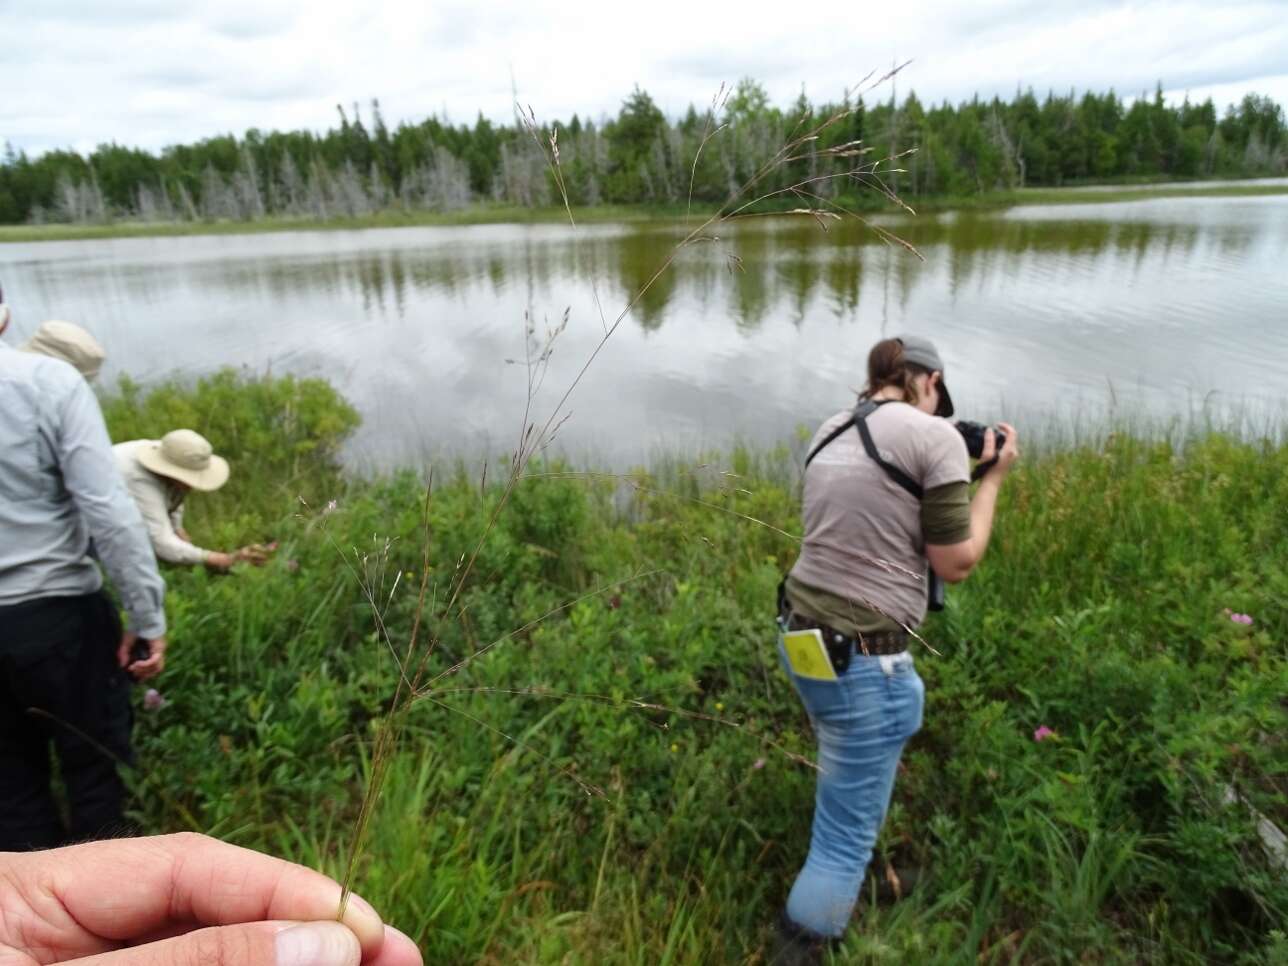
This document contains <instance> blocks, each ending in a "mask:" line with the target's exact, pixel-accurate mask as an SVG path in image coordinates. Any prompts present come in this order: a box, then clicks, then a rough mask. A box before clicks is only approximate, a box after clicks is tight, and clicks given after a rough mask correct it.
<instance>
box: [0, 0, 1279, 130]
mask: <svg viewBox="0 0 1288 966" xmlns="http://www.w3.org/2000/svg"><path fill="white" fill-rule="evenodd" d="M865 7H866V9H867V10H868V11H870V12H865ZM758 8H759V9H758ZM775 11H777V12H775ZM0 23H2V24H3V25H4V35H5V40H4V43H3V45H0V84H2V85H3V90H4V91H5V92H6V96H5V97H4V98H3V100H0V142H6V141H7V142H9V143H10V144H12V145H13V146H14V148H15V149H20V150H25V151H27V152H28V153H29V154H33V155H34V154H38V153H40V152H42V151H45V150H49V149H51V148H59V147H70V148H74V149H76V150H80V151H88V150H90V149H92V148H93V147H94V145H96V144H98V143H101V142H105V141H116V142H117V143H120V144H127V145H132V146H139V147H144V148H148V149H151V150H156V149H159V148H161V147H163V146H165V145H167V144H174V143H184V142H189V141H193V140H197V139H199V138H202V137H208V136H212V135H216V134H223V133H230V132H231V133H234V134H238V135H240V134H242V133H243V132H245V131H246V130H247V129H248V128H252V127H258V128H261V129H264V130H269V129H278V130H282V129H298V128H308V129H313V130H323V129H325V128H327V127H330V126H333V125H334V124H335V123H336V120H337V114H336V105H337V104H343V105H345V106H346V109H348V108H349V106H350V105H352V104H353V103H354V102H358V103H360V104H361V105H362V109H363V112H364V116H365V114H366V111H367V105H368V104H369V103H370V101H371V99H372V98H379V100H380V104H381V109H382V112H383V114H384V116H385V120H386V123H388V124H389V125H390V126H391V127H392V126H394V125H395V124H396V123H397V122H398V121H402V120H407V121H413V122H415V121H420V120H422V119H424V118H425V117H426V116H428V115H431V114H436V115H438V116H439V117H443V116H446V117H447V118H448V119H449V120H451V121H452V122H454V123H472V122H473V120H474V119H475V117H477V115H478V114H479V113H480V112H482V113H483V114H484V115H485V116H487V117H490V118H492V119H494V120H509V119H511V118H512V116H513V109H512V105H513V102H514V97H513V94H512V92H514V91H517V94H518V99H519V101H521V102H522V103H523V104H525V105H531V106H532V108H533V110H534V111H535V112H536V115H537V117H538V119H539V120H543V121H545V120H554V119H567V118H569V117H570V116H571V115H572V114H573V113H574V112H575V113H578V114H580V115H581V116H582V117H591V118H596V119H598V118H600V117H603V116H606V115H611V114H614V113H616V111H617V109H618V108H619V106H620V105H621V102H622V99H623V98H624V97H625V96H626V95H627V94H629V93H630V91H631V89H632V88H633V87H634V86H635V85H636V84H639V85H640V86H641V87H643V88H644V89H645V90H647V91H648V92H649V93H650V94H651V95H652V96H653V97H654V99H655V100H656V101H657V102H658V104H659V105H660V106H661V107H662V109H663V110H664V111H666V112H667V113H668V114H670V115H672V116H674V115H678V114H680V113H682V112H683V111H684V110H686V109H687V107H688V106H689V104H696V105H697V106H698V107H699V108H700V109H701V108H702V107H703V106H705V105H706V104H708V103H710V101H711V99H712V96H713V95H714V94H715V93H716V91H717V90H718V89H719V87H720V84H721V83H722V82H728V83H734V82H736V81H737V80H738V79H740V78H742V77H748V76H749V77H753V78H755V79H757V80H759V81H760V82H761V83H763V84H764V85H765V87H766V89H767V90H768V92H769V94H770V97H771V98H772V99H773V100H774V101H775V102H776V103H779V104H782V105H786V104H787V103H788V102H790V101H791V100H792V99H794V98H795V97H796V96H797V95H798V94H799V93H800V92H801V90H802V88H803V89H804V90H805V92H806V94H807V95H808V96H809V97H810V98H811V100H814V101H824V100H836V99H839V98H840V96H841V95H842V94H843V93H844V92H845V91H846V90H847V89H851V88H853V87H854V86H855V85H856V84H858V82H860V81H861V80H862V79H863V78H864V76H865V75H867V74H868V73H869V72H870V71H872V70H874V69H875V70H876V71H877V72H878V74H880V73H882V72H884V71H885V70H888V69H889V67H890V65H891V64H892V63H893V62H896V61H898V62H902V61H905V60H911V61H912V63H911V64H909V66H908V67H906V68H905V69H904V70H903V71H902V72H901V73H900V74H899V76H898V85H899V87H898V91H899V97H900V98H902V97H903V96H904V95H905V94H906V92H907V91H908V90H910V89H911V90H915V91H916V93H917V95H918V97H920V98H921V99H922V100H923V101H932V102H939V101H942V100H945V99H947V100H949V101H953V102H957V101H960V100H964V99H968V98H969V97H971V96H972V95H973V94H975V93H979V94H981V95H984V96H992V95H993V94H1000V95H1002V96H1003V97H1010V96H1011V95H1012V94H1014V92H1015V90H1016V89H1017V87H1032V88H1033V89H1034V90H1035V91H1036V92H1038V94H1039V95H1041V94H1044V93H1045V92H1046V91H1047V90H1049V89H1054V90H1056V91H1059V92H1065V91H1068V90H1069V89H1071V88H1074V89H1077V90H1078V91H1084V90H1089V89H1090V90H1097V91H1104V90H1108V89H1109V88H1113V89H1114V90H1116V91H1117V92H1118V93H1119V94H1120V95H1124V96H1129V97H1130V96H1134V95H1137V94H1140V93H1141V92H1150V93H1152V91H1153V89H1154V86H1155V84H1156V83H1158V82H1161V83H1162V84H1163V89H1164V92H1165V95H1166V96H1167V97H1168V99H1169V100H1176V101H1179V100H1180V99H1181V98H1182V97H1184V96H1185V95H1186V94H1187V93H1188V95H1189V96H1190V97H1191V98H1194V99H1199V100H1201V99H1203V98H1204V97H1207V96H1209V95H1210V96H1211V97H1212V98H1213V99H1214V100H1215V101H1216V102H1217V104H1218V105H1219V106H1220V107H1222V108H1223V107H1224V105H1225V104H1227V103H1230V102H1233V101H1237V100H1239V99H1240V98H1242V96H1243V95H1244V94H1245V93H1247V92H1257V93H1262V94H1268V95H1270V96H1271V97H1273V98H1275V99H1276V100H1277V101H1279V103H1281V104H1284V105H1286V106H1288V0H1261V2H1254V0H1222V2H1220V3H1213V2H1211V0H1205V2H1190V0H1174V2H1153V0H1140V2H1108V0H1079V2H1076V3H1074V2H1068V0H1043V2H1022V0H974V2H971V3H964V2H961V0H953V2H947V0H926V2H914V0H909V2H904V3H901V4H882V5H880V6H879V7H877V6H875V5H864V4H861V3H855V2H853V0H847V2H841V0H813V2H811V3H809V4H804V5H796V4H788V5H781V6H779V5H771V4H763V5H757V4H751V3H747V2H746V0H743V2H739V3H731V2H725V0H710V2H694V0H650V2H649V3H648V4H645V5H642V6H637V7H632V6H629V5H625V4H611V3H604V2H603V0H598V2H589V0H523V2H512V0H505V2H487V0H362V2H353V0H347V2H338V0H309V2H302V0H217V2H209V0H0ZM889 93H890V89H889V86H888V84H887V85H885V86H882V87H880V88H878V89H877V90H876V91H874V92H873V93H872V94H871V95H870V96H871V97H888V96H889Z"/></svg>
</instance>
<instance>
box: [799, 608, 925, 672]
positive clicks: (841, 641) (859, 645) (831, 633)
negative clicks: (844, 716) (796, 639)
mask: <svg viewBox="0 0 1288 966" xmlns="http://www.w3.org/2000/svg"><path fill="white" fill-rule="evenodd" d="M786 618H787V624H786V626H787V630H789V631H808V630H812V629H813V628H816V627H817V628H818V629H819V631H820V632H821V633H822V635H823V643H824V644H825V645H826V646H827V652H828V654H830V655H832V663H833V665H835V664H836V663H837V661H836V658H837V655H836V652H837V651H841V652H842V653H854V654H865V655H869V656H872V655H878V654H902V653H903V652H904V651H906V650H907V649H908V632H907V631H875V632H873V633H871V634H860V635H859V636H858V637H851V636H850V635H849V634H842V633H841V632H840V631H838V630H837V629H836V628H834V627H828V626H827V625H826V624H820V623H819V622H818V621H816V620H814V619H813V618H811V617H804V616H802V615H800V614H793V613H791V612H790V611H788V613H787V614H786ZM847 663H848V662H847ZM840 670H841V668H837V671H838V672H839V671H840Z"/></svg>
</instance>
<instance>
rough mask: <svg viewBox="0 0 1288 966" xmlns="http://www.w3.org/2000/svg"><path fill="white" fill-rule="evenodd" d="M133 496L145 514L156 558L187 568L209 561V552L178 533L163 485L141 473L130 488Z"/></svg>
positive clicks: (144, 519) (148, 475)
mask: <svg viewBox="0 0 1288 966" xmlns="http://www.w3.org/2000/svg"><path fill="white" fill-rule="evenodd" d="M130 495H131V496H132V497H134V502H135V503H136V504H137V505H138V507H139V512H140V513H141V514H143V522H144V523H145V524H146V525H147V528H148V537H149V538H150V539H151V540H152V549H153V550H155V551H156V555H157V559H159V560H164V561H165V562H166V563H172V564H183V565H186V566H193V565H196V564H203V563H206V562H207V558H208V557H209V556H210V551H208V550H203V549H202V548H201V547H197V546H193V545H192V544H191V543H189V542H188V541H187V540H184V539H183V538H182V537H180V536H179V534H178V533H177V532H176V531H175V527H174V519H173V517H172V515H171V513H170V508H169V506H168V505H167V502H166V493H165V485H164V484H162V483H161V482H159V481H157V480H156V478H155V477H153V476H151V475H150V474H140V475H138V476H136V478H135V480H134V483H133V484H132V485H131V486H130ZM180 520H182V517H180Z"/></svg>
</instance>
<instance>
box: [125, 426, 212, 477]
mask: <svg viewBox="0 0 1288 966" xmlns="http://www.w3.org/2000/svg"><path fill="white" fill-rule="evenodd" d="M138 455H139V462H140V463H142V464H143V465H144V466H145V467H147V468H148V469H150V470H151V471H152V472H153V473H156V474H158V475H160V476H165V477H169V478H170V479H172V480H178V481H179V482H180V483H186V484H187V485H188V486H190V487H192V488H193V489H194V490H202V491H204V492H207V493H209V492H210V491H211V490H217V489H219V488H220V487H221V486H223V485H224V484H225V483H227V482H228V461H227V460H226V459H224V458H223V457H220V456H216V455H215V454H214V452H213V451H212V450H211V447H210V443H209V441H208V440H207V439H206V437H204V436H202V435H201V434H200V433H194V432H193V431H192V430H190V429H173V430H171V431H170V432H168V433H166V434H165V435H164V436H162V437H161V438H160V439H159V440H154V441H151V442H149V443H148V444H147V445H146V446H142V447H140V448H139V454H138Z"/></svg>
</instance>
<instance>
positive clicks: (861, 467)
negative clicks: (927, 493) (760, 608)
mask: <svg viewBox="0 0 1288 966" xmlns="http://www.w3.org/2000/svg"><path fill="white" fill-rule="evenodd" d="M850 415H851V412H850V411H849V410H846V411H844V412H840V413H837V414H836V415H835V416H833V417H832V418H831V419H829V420H828V421H827V422H825V423H824V424H823V425H822V426H821V427H819V430H818V432H817V433H815V434H814V439H813V440H812V441H811V443H810V450H811V451H813V449H814V448H815V447H817V446H818V444H819V443H820V442H821V441H822V440H823V439H824V438H825V437H826V436H827V435H828V434H830V433H831V432H832V431H833V430H834V429H836V428H837V427H838V426H840V425H841V424H842V423H843V422H845V420H847V419H849V418H850ZM868 429H869V430H870V431H871V433H872V440H873V442H874V443H876V447H877V450H878V451H879V452H880V453H881V457H882V459H884V460H886V461H887V462H889V463H893V464H894V465H895V466H897V467H899V469H901V470H903V471H904V472H905V473H907V474H908V476H910V477H912V479H914V480H916V481H917V482H918V483H920V484H921V486H922V489H923V490H932V489H934V488H935V487H940V486H944V485H945V484H949V483H965V482H968V481H969V480H970V464H969V458H968V456H967V454H966V441H965V440H963V439H962V437H961V434H960V433H958V432H957V430H956V428H954V427H953V426H952V424H951V423H949V422H948V421H947V420H946V419H941V418H939V417H937V416H930V415H928V414H926V413H923V412H922V411H921V410H919V409H917V408H915V407H913V406H910V405H908V404H907V403H902V402H889V403H885V404H883V405H882V406H881V407H880V408H878V409H877V411H876V412H874V413H873V414H872V415H871V416H869V417H868ZM802 517H803V523H804V526H805V537H804V539H803V541H802V543H801V554H800V557H799V558H798V559H797V561H796V564H795V566H793V567H792V569H791V576H792V577H793V578H794V579H795V580H796V581H799V582H800V583H802V584H806V585H808V586H809V587H813V588H818V589H820V590H823V591H826V592H828V593H830V594H834V595H836V596H837V597H841V598H843V599H845V600H846V601H850V602H852V603H853V604H854V606H855V607H857V608H867V609H868V610H872V611H876V612H878V613H880V614H885V615H888V616H889V617H892V618H894V619H895V620H896V621H898V622H899V623H901V624H904V625H906V626H908V627H916V626H917V625H918V624H920V623H921V621H922V619H923V618H924V617H925V616H926V580H925V577H926V568H927V564H926V556H925V539H924V537H923V534H922V514H921V502H920V501H919V500H918V499H917V498H916V497H914V496H913V495H912V494H911V493H909V492H908V491H907V490H905V489H903V487H901V486H899V484H897V483H895V482H894V481H893V480H892V479H890V477H889V476H888V475H887V474H886V472H885V470H883V469H882V468H881V467H880V466H879V465H877V463H876V461H875V460H873V459H872V458H871V457H869V456H868V454H867V453H866V452H865V451H864V449H863V441H862V440H861V439H860V438H859V434H858V432H857V431H856V430H849V431H847V432H844V433H842V434H841V435H840V436H838V437H837V438H836V439H834V440H833V441H832V442H831V443H829V444H828V445H827V446H825V447H824V448H823V449H822V450H821V451H820V452H819V453H818V455H817V456H815V457H814V459H813V461H812V462H811V463H810V465H809V469H808V470H806V472H805V500H804V509H803V511H802Z"/></svg>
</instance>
